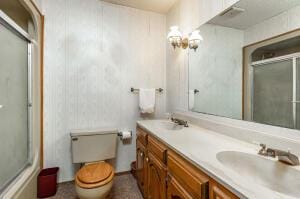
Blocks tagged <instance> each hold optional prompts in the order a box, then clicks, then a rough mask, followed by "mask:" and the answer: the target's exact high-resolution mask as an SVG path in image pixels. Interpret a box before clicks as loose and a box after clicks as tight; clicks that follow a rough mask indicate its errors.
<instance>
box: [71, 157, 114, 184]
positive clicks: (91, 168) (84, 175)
mask: <svg viewBox="0 0 300 199" xmlns="http://www.w3.org/2000/svg"><path fill="white" fill-rule="evenodd" d="M112 171H113V169H112V166H110V165H109V164H108V163H106V162H98V163H92V164H88V165H85V166H83V167H82V168H81V169H80V170H79V171H78V173H77V178H78V180H80V181H81V182H83V183H85V184H95V183H99V182H102V181H104V180H106V179H107V178H109V177H110V176H111V174H112Z"/></svg>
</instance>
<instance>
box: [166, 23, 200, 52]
mask: <svg viewBox="0 0 300 199" xmlns="http://www.w3.org/2000/svg"><path fill="white" fill-rule="evenodd" d="M168 40H169V42H170V44H171V45H172V46H173V47H174V49H175V48H176V47H178V48H180V47H181V48H183V49H187V47H189V48H190V49H194V50H195V51H196V49H197V48H198V46H199V43H200V42H201V41H202V40H203V38H202V36H201V35H200V31H199V30H195V31H193V32H192V33H191V34H190V36H189V37H188V38H187V37H184V38H183V36H182V33H181V32H180V30H179V28H178V26H172V27H170V32H169V34H168Z"/></svg>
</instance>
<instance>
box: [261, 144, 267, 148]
mask: <svg viewBox="0 0 300 199" xmlns="http://www.w3.org/2000/svg"><path fill="white" fill-rule="evenodd" d="M259 146H261V148H262V149H266V148H267V145H266V144H263V143H261V144H259Z"/></svg>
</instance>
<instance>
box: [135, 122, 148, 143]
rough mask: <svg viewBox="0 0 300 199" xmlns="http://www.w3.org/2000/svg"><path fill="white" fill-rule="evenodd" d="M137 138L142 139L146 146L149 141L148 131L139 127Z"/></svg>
mask: <svg viewBox="0 0 300 199" xmlns="http://www.w3.org/2000/svg"><path fill="white" fill-rule="evenodd" d="M136 139H137V140H138V141H140V142H141V143H142V144H143V145H144V146H146V145H147V143H148V133H146V132H145V131H144V130H143V129H141V128H139V127H137V130H136Z"/></svg>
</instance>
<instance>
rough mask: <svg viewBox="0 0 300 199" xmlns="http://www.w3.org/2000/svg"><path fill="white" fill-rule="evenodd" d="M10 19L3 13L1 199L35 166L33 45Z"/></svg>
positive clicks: (0, 47) (0, 21)
mask: <svg viewBox="0 0 300 199" xmlns="http://www.w3.org/2000/svg"><path fill="white" fill-rule="evenodd" d="M6 19H7V18H6V17H4V14H3V13H2V12H1V11H0V43H1V45H0V151H1V153H0V195H1V192H2V191H3V190H4V189H5V188H6V187H7V186H9V184H10V183H11V182H12V181H13V180H14V179H15V178H17V176H18V175H19V174H20V173H21V172H22V171H23V170H24V169H25V168H26V167H27V166H29V165H30V163H31V157H30V155H31V153H30V141H29V138H30V129H31V117H30V116H31V92H30V88H31V75H30V43H29V41H28V39H27V38H25V36H23V35H22V33H20V32H17V29H14V28H15V27H16V25H15V24H14V23H13V22H11V21H8V22H6V21H5V20H6ZM4 24H5V25H4ZM13 25H14V26H13Z"/></svg>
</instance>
